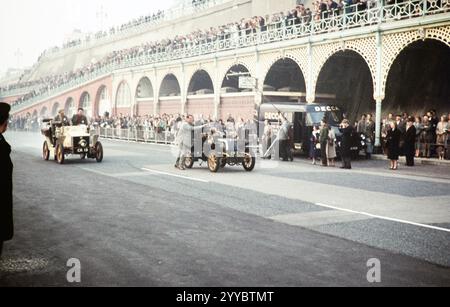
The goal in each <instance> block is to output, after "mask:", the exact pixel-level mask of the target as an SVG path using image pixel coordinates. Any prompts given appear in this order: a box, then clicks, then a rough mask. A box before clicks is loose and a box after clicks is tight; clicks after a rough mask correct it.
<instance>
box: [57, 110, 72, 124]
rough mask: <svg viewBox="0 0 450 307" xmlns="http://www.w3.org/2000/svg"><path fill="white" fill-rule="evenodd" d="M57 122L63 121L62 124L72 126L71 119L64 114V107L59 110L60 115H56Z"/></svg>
mask: <svg viewBox="0 0 450 307" xmlns="http://www.w3.org/2000/svg"><path fill="white" fill-rule="evenodd" d="M55 122H61V125H62V126H70V122H69V119H68V118H67V116H66V115H65V114H64V109H62V110H59V112H58V115H57V116H56V117H55Z"/></svg>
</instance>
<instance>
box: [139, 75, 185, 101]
mask: <svg viewBox="0 0 450 307" xmlns="http://www.w3.org/2000/svg"><path fill="white" fill-rule="evenodd" d="M168 75H174V76H175V77H176V78H177V80H178V83H179V84H180V90H182V88H181V82H180V81H181V80H182V74H181V72H180V71H179V69H177V68H175V69H162V70H159V71H157V73H156V78H155V80H152V79H151V78H150V77H149V79H150V81H152V84H153V95H154V96H155V97H160V96H161V95H160V93H161V85H162V83H163V81H164V79H165V78H166V77H167V76H168ZM147 77H148V76H147Z"/></svg>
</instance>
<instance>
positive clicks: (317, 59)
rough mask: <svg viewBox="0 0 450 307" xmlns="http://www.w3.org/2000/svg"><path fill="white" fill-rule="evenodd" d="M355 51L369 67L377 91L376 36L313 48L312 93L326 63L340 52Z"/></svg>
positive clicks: (374, 88)
mask: <svg viewBox="0 0 450 307" xmlns="http://www.w3.org/2000/svg"><path fill="white" fill-rule="evenodd" d="M343 51H353V52H355V53H357V54H359V55H360V56H361V57H362V58H363V59H364V61H365V63H366V64H367V67H368V68H369V71H370V74H371V77H372V82H373V92H374V93H376V88H377V85H376V45H375V38H365V39H361V40H359V41H348V42H344V43H333V44H328V45H321V46H318V47H314V48H313V61H314V67H313V77H312V87H311V94H312V95H315V94H316V86H317V81H318V80H319V76H320V73H321V72H322V69H323V68H324V66H325V64H326V63H327V62H328V61H329V60H330V59H331V57H333V56H334V55H335V54H336V53H338V52H343Z"/></svg>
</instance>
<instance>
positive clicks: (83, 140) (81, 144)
mask: <svg viewBox="0 0 450 307" xmlns="http://www.w3.org/2000/svg"><path fill="white" fill-rule="evenodd" d="M78 145H80V146H81V147H83V148H85V147H86V146H87V142H86V140H85V139H81V140H80V142H78Z"/></svg>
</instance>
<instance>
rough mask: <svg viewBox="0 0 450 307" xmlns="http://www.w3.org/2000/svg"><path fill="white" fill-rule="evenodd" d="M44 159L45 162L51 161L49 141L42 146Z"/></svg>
mask: <svg viewBox="0 0 450 307" xmlns="http://www.w3.org/2000/svg"><path fill="white" fill-rule="evenodd" d="M42 158H43V159H44V160H45V161H48V160H49V159H50V150H49V149H48V144H47V141H44V145H43V146H42Z"/></svg>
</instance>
